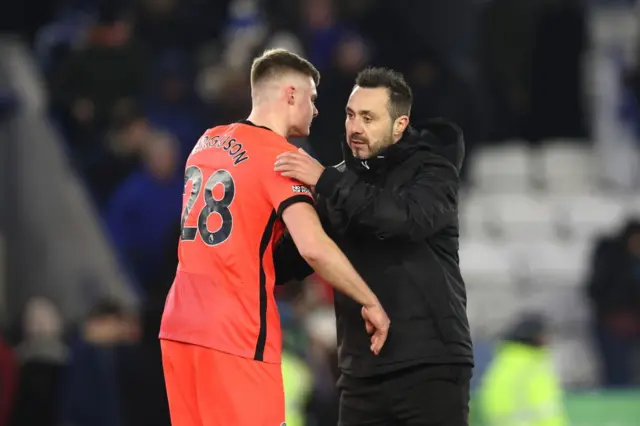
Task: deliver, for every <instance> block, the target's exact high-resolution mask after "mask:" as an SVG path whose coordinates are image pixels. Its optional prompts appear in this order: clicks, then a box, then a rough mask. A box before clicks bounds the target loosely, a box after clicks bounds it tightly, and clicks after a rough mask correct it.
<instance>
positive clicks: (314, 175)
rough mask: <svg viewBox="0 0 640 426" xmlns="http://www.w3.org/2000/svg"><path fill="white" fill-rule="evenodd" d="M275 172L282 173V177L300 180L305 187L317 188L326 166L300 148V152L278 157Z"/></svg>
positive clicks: (287, 153)
mask: <svg viewBox="0 0 640 426" xmlns="http://www.w3.org/2000/svg"><path fill="white" fill-rule="evenodd" d="M274 170H275V171H276V172H280V173H282V176H286V177H290V178H293V179H296V180H299V181H300V182H302V183H304V184H305V185H309V186H316V184H317V183H318V179H320V175H321V174H322V172H324V166H323V165H322V164H320V163H319V162H318V161H316V159H314V158H313V157H311V156H310V155H309V154H307V153H306V152H305V150H304V149H302V148H300V149H298V152H285V153H283V154H280V155H278V157H277V158H276V163H275V167H274Z"/></svg>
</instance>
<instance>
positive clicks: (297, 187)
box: [280, 185, 311, 426]
mask: <svg viewBox="0 0 640 426" xmlns="http://www.w3.org/2000/svg"><path fill="white" fill-rule="evenodd" d="M292 188H293V192H297V193H299V194H309V195H311V191H309V188H307V187H306V186H304V185H293V186H292ZM280 426H282V425H280Z"/></svg>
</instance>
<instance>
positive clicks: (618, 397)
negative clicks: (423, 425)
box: [0, 0, 640, 426]
mask: <svg viewBox="0 0 640 426" xmlns="http://www.w3.org/2000/svg"><path fill="white" fill-rule="evenodd" d="M636 3H637V2H636V1H631V0H627V1H624V0H608V1H605V0H592V1H586V0H585V1H580V0H517V1H515V0H446V1H444V0H394V1H388V0H377V1H376V0H340V1H337V0H336V1H331V0H140V1H135V0H129V1H126V0H109V1H107V0H102V1H101V0H24V1H21V2H8V3H7V4H6V5H5V4H3V6H1V7H0V32H1V33H2V37H0V173H1V179H0V289H1V295H2V297H1V298H0V300H1V302H2V303H1V308H0V318H1V326H2V327H1V328H2V340H1V343H0V425H5V424H10V425H18V426H31V425H33V426H47V425H55V426H58V425H72V426H102V425H104V426H129V425H130V426H134V425H135V426H163V425H168V424H169V422H168V414H167V408H166V400H165V396H164V387H163V378H162V370H161V363H160V355H159V345H158V341H157V338H156V336H157V332H158V325H159V318H160V314H161V310H162V306H163V301H164V297H165V295H166V292H167V289H168V287H169V286H170V284H171V281H172V279H173V273H174V271H175V266H176V259H175V257H176V243H177V236H178V226H179V218H180V210H181V202H182V182H183V178H182V172H183V164H184V160H185V158H186V155H187V154H188V152H189V151H190V149H191V147H192V146H193V145H194V143H195V141H196V140H197V138H198V137H199V135H200V134H201V133H202V132H203V130H204V129H205V128H208V127H212V126H214V125H215V124H219V123H222V122H228V121H233V120H238V119H242V118H245V117H246V116H247V114H248V112H249V106H250V105H249V104H250V98H249V85H248V77H249V64H250V61H251V59H252V57H253V56H254V55H256V54H259V53H260V52H261V51H262V50H264V49H265V48H269V47H285V48H287V49H289V50H292V51H295V52H298V53H300V54H302V55H304V56H305V57H307V58H308V59H310V60H311V61H312V62H313V63H314V64H315V65H316V66H317V67H318V68H319V70H320V71H321V73H322V81H321V85H320V87H319V98H318V103H317V106H318V109H319V110H320V115H319V117H318V118H317V119H316V121H315V123H314V125H313V127H312V135H311V137H310V138H309V139H308V140H296V141H293V142H294V143H296V144H298V145H300V146H304V147H305V148H306V149H307V150H309V151H310V152H312V153H313V155H314V156H316V157H317V158H318V159H320V160H321V161H322V162H323V163H324V164H326V165H331V164H334V163H337V162H339V161H341V153H340V143H341V141H342V132H343V126H344V105H345V103H346V100H347V97H348V95H349V92H350V89H351V87H352V84H353V79H354V77H355V74H356V73H357V71H359V70H360V69H362V68H363V67H364V66H366V65H369V64H373V65H382V66H389V67H393V68H396V69H398V70H400V71H402V72H403V73H404V74H405V76H406V78H407V79H408V81H409V82H410V84H411V85H412V87H413V91H414V96H415V103H414V108H413V112H412V120H413V121H414V122H416V123H418V122H420V121H421V120H423V119H425V118H428V117H434V116H444V117H447V118H450V119H452V120H454V121H456V122H457V123H458V124H459V125H461V126H462V128H463V130H464V131H465V134H466V140H467V159H466V164H465V174H464V176H463V178H464V191H463V192H462V194H461V207H460V220H461V238H460V243H461V247H460V263H461V267H462V271H463V275H464V277H465V280H466V282H467V290H468V313H469V319H470V323H471V326H472V330H473V336H474V345H475V351H476V369H475V375H474V379H473V380H474V382H473V385H474V390H475V394H476V395H477V394H478V393H479V390H480V389H481V386H482V384H483V377H484V373H485V371H487V369H488V368H489V366H490V365H491V363H492V362H494V361H495V360H496V359H497V358H496V355H497V354H499V353H500V348H501V347H502V346H501V345H502V343H501V340H502V338H503V337H504V335H505V334H504V333H505V332H506V331H507V330H508V329H509V328H510V327H511V326H512V324H513V323H514V322H517V321H518V320H519V319H520V318H521V317H522V315H524V314H525V313H532V312H534V313H538V314H541V315H543V316H544V318H545V319H546V321H547V323H548V331H547V341H548V349H549V357H550V359H551V361H552V363H553V366H554V369H555V370H554V371H555V372H556V373H554V374H556V375H557V377H558V378H559V380H561V383H562V385H563V387H564V389H565V391H566V395H565V398H564V399H565V401H566V410H567V412H568V415H569V417H570V419H571V424H572V425H576V426H605V425H606V426H614V425H615V426H632V425H636V426H637V425H640V388H639V386H640V223H639V222H635V223H634V222H633V220H634V218H635V220H636V221H637V220H639V219H640V167H639V164H640V162H639V160H640V67H639V66H638V64H639V62H638V59H640V58H639V55H638V53H640V45H639V43H638V41H640V31H639V28H640V27H639V19H640V9H638V8H637V6H636ZM279 291H280V295H279V297H280V301H281V316H282V321H283V327H284V328H285V329H286V337H285V347H286V353H285V363H284V367H283V368H284V369H285V370H284V371H285V379H286V386H287V398H288V403H289V405H288V419H287V420H288V424H289V425H290V426H305V425H307V426H324V425H335V424H336V415H337V414H336V407H337V406H336V393H335V389H334V382H335V374H336V372H335V329H334V322H333V312H332V305H331V291H330V290H329V289H328V288H327V287H326V286H325V285H324V284H323V283H321V282H319V281H317V280H314V279H310V280H308V282H306V283H304V285H294V286H290V287H288V288H285V289H281V290H279ZM532 374H534V373H533V372H532ZM477 405H478V404H476V401H475V398H474V409H473V410H472V420H473V423H474V424H480V422H482V415H481V413H480V411H481V410H480V409H477V408H475V407H476V406H477ZM535 424H536V423H530V425H531V426H534V425H535ZM504 426H510V425H504Z"/></svg>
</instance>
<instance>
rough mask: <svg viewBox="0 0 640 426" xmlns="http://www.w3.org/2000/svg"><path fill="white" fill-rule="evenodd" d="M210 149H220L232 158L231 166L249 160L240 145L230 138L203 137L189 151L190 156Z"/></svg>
mask: <svg viewBox="0 0 640 426" xmlns="http://www.w3.org/2000/svg"><path fill="white" fill-rule="evenodd" d="M210 148H222V149H223V150H225V151H227V153H228V154H229V155H230V156H231V157H233V165H234V166H237V165H238V164H240V163H242V162H243V161H246V160H248V159H249V155H248V154H247V151H246V150H244V151H243V150H242V143H240V142H238V141H237V140H236V138H234V137H231V136H226V135H224V136H203V137H201V138H200V140H199V141H198V143H197V144H196V146H195V147H194V148H193V151H191V154H196V153H198V152H200V151H202V150H205V149H210Z"/></svg>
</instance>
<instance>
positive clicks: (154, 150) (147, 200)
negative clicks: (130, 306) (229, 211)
mask: <svg viewBox="0 0 640 426" xmlns="http://www.w3.org/2000/svg"><path fill="white" fill-rule="evenodd" d="M140 131H141V132H142V133H143V135H142V136H143V137H145V138H148V139H147V142H146V143H145V145H144V149H143V160H144V167H143V168H141V169H140V170H138V171H137V172H135V173H133V174H132V175H131V176H130V177H128V178H127V179H126V180H125V181H124V182H123V183H122V184H121V186H120V187H119V188H118V189H117V190H116V191H115V193H114V194H113V196H112V198H111V201H110V202H109V204H108V206H107V208H106V222H107V226H108V229H109V231H110V234H111V237H112V239H113V241H114V243H115V247H116V248H117V250H118V253H119V255H120V259H121V260H122V262H124V263H125V264H126V265H127V266H128V267H129V269H130V272H131V273H132V274H133V278H134V279H135V280H136V281H137V282H138V284H140V285H142V286H143V289H142V290H143V294H145V293H148V292H149V291H152V289H151V288H150V287H151V286H153V285H154V284H153V283H152V282H150V280H151V279H152V278H154V277H155V271H154V268H155V267H156V266H157V265H158V262H160V261H161V260H163V256H164V246H163V244H164V243H165V242H166V239H167V238H168V236H169V235H170V233H171V232H172V231H173V225H174V224H175V223H176V222H178V221H179V220H180V212H181V208H182V200H181V194H182V192H183V187H184V179H183V178H182V177H181V176H180V174H179V172H178V170H179V167H178V144H177V143H176V141H175V140H174V139H173V138H171V137H170V136H169V135H166V134H165V135H162V134H158V133H153V132H150V131H149V128H148V127H143V128H142V129H141V130H140Z"/></svg>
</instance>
